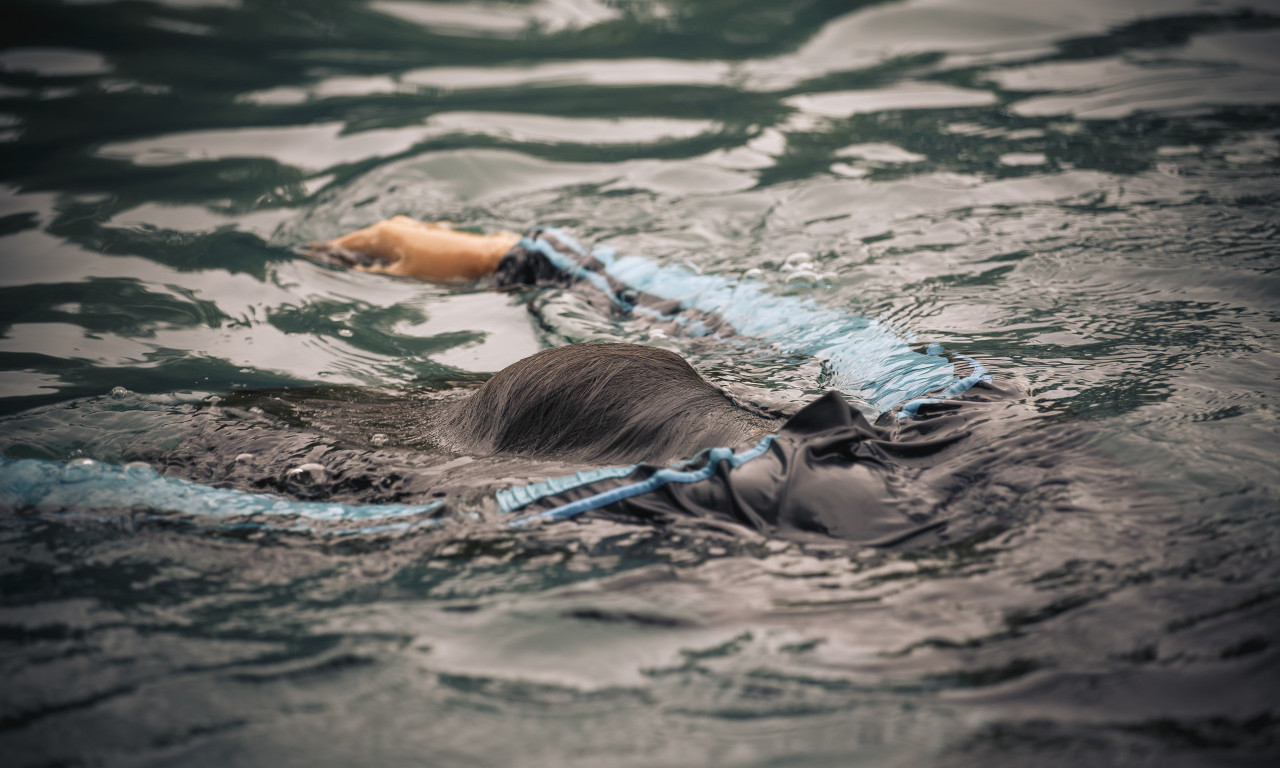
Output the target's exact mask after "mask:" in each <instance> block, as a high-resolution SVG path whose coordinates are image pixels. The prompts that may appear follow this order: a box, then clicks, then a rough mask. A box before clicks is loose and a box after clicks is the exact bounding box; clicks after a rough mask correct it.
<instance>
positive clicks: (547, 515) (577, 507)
mask: <svg viewBox="0 0 1280 768" xmlns="http://www.w3.org/2000/svg"><path fill="white" fill-rule="evenodd" d="M773 437H774V436H773V435H765V436H764V437H763V438H761V439H760V442H758V443H756V444H755V445H754V446H752V447H751V448H749V449H747V450H745V451H743V452H742V453H738V454H735V453H734V452H733V450H732V449H730V448H708V449H706V450H705V451H702V452H701V453H700V454H699V455H698V456H696V457H694V459H693V460H692V461H691V462H687V463H693V462H696V461H698V460H699V459H700V458H703V457H705V460H706V464H704V465H703V466H702V467H700V468H698V469H692V470H682V469H677V468H674V467H666V468H664V469H660V470H658V471H657V472H654V473H653V474H652V475H650V476H649V477H647V478H645V479H644V480H641V481H639V482H635V483H631V484H629V485H622V486H618V487H617V488H610V489H609V490H607V491H601V492H600V493H596V494H593V495H591V496H588V497H586V498H583V499H578V500H577V501H573V502H570V503H568V504H562V505H560V506H558V507H554V508H552V509H548V510H544V511H542V512H537V513H535V514H532V515H526V516H525V517H521V518H517V519H515V520H512V521H511V522H510V525H512V526H522V525H529V524H530V523H535V522H554V521H557V520H567V519H568V518H571V517H574V516H575V515H580V514H582V513H583V512H587V511H590V510H593V509H599V508H601V507H605V506H608V505H610V504H613V503H614V502H618V501H622V500H623V499H628V498H631V497H632V496H639V495H640V494H642V493H650V492H652V491H656V490H658V489H659V488H661V487H662V486H664V485H666V484H668V483H696V482H700V481H702V480H706V479H708V478H710V477H711V476H712V475H714V474H715V473H716V470H717V469H718V468H719V465H720V464H721V463H725V464H728V465H729V466H730V467H739V466H742V465H743V464H745V463H747V462H748V461H751V460H752V459H754V458H757V457H759V456H762V455H764V452H765V451H767V450H769V446H770V445H771V444H772V443H773ZM634 469H635V468H634V467H631V468H628V470H627V473H630V472H631V471H634ZM620 476H625V474H624V475H620ZM582 485H586V483H579V484H577V485H575V486H571V488H573V487H581V486H582ZM566 490H569V488H566ZM548 495H549V494H548ZM544 498H545V495H544Z"/></svg>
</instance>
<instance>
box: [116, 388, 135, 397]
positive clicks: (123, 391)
mask: <svg viewBox="0 0 1280 768" xmlns="http://www.w3.org/2000/svg"><path fill="white" fill-rule="evenodd" d="M131 394H133V393H132V392H130V391H129V390H127V389H125V388H124V387H112V388H111V397H112V398H113V399H115V400H123V399H124V398H126V397H128V396H129V395H131Z"/></svg>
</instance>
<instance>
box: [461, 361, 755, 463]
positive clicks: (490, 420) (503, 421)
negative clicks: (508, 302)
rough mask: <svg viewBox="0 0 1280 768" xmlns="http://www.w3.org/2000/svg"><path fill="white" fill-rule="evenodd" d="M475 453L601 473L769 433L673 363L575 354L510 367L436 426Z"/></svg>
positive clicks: (695, 374)
mask: <svg viewBox="0 0 1280 768" xmlns="http://www.w3.org/2000/svg"><path fill="white" fill-rule="evenodd" d="M441 426H442V427H444V429H445V430H446V431H447V432H448V433H449V435H450V436H451V438H452V441H454V442H457V443H459V444H461V445H465V446H467V447H468V448H471V449H474V450H480V451H485V452H491V453H513V454H519V455H523V456H530V457H538V458H562V459H572V460H579V461H590V462H593V463H601V464H617V463H630V462H636V461H648V462H654V463H656V462H664V461H669V460H672V459H676V458H687V457H689V456H692V455H693V454H695V453H697V452H698V451H699V450H701V449H703V448H707V447H711V446H720V445H727V446H732V445H736V444H739V443H742V442H744V441H746V440H749V439H751V438H752V437H754V436H757V435H760V434H763V433H764V432H767V431H770V430H771V429H773V427H774V425H773V424H772V422H770V421H769V420H767V419H765V418H763V417H761V416H758V415H756V414H754V413H752V412H751V411H748V410H746V409H745V408H742V407H741V406H738V405H736V404H735V403H734V402H733V401H732V400H730V399H729V398H728V396H726V395H725V394H724V393H723V392H721V391H720V390H719V389H717V388H715V387H714V386H712V385H711V384H709V383H707V381H706V380H705V379H703V378H702V377H701V376H699V375H698V372H697V371H695V370H694V369H693V367H692V366H690V365H689V364H688V363H687V362H685V361H684V359H683V358H681V357H680V356H679V355H677V354H675V353H673V352H668V351H667V350H665V349H657V348H654V347H644V346H639V345H636V344H574V345H570V346H567V347H557V348H555V349H548V350H544V351H542V352H539V353H537V354H535V355H532V356H531V357H527V358H525V359H524V360H521V361H519V362H517V363H513V364H512V365H509V366H507V367H506V368H504V369H503V370H501V371H499V372H498V373H497V374H495V375H494V377H493V378H492V379H490V380H489V381H487V382H486V383H485V384H484V386H482V387H481V388H480V389H479V390H478V391H477V392H476V393H475V394H474V395H472V396H471V397H469V398H467V399H466V400H464V401H462V402H461V403H459V404H458V405H457V406H456V407H455V409H454V410H453V411H452V413H450V414H449V415H448V416H447V418H446V419H445V423H444V424H442V425H441Z"/></svg>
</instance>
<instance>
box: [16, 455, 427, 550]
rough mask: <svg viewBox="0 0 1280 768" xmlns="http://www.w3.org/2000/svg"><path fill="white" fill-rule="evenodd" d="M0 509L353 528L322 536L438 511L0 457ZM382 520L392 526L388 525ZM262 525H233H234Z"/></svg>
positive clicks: (400, 525) (399, 524) (147, 471)
mask: <svg viewBox="0 0 1280 768" xmlns="http://www.w3.org/2000/svg"><path fill="white" fill-rule="evenodd" d="M0 506H5V507H9V508H14V509H21V508H31V507H52V508H67V509H116V508H124V509H128V508H132V507H142V508H146V509H153V510H161V511H166V512H178V513H180V514H187V515H198V516H201V517H207V518H214V519H218V520H229V519H232V518H243V517H261V516H271V517H295V518H307V519H310V520H316V521H323V522H349V523H360V524H361V525H360V526H359V527H356V528H350V529H338V530H335V529H328V530H327V531H326V532H328V533H335V534H342V533H370V532H379V531H388V530H401V529H406V528H409V527H420V526H424V525H426V526H431V525H437V524H439V521H438V520H435V519H427V520H415V521H413V522H412V523H410V522H405V521H406V519H407V518H412V517H417V516H420V515H427V514H430V513H432V512H435V511H436V510H438V509H440V508H441V507H443V506H444V502H442V501H433V502H431V503H430V504H337V503H333V502H317V501H293V500H291V499H285V498H282V497H279V496H271V495H268V494H262V493H245V492H243V491H236V490H231V489H228V488H213V487H210V486H207V485H201V484H200V483H193V482H191V481H189V480H181V479H179V478H175V477H166V476H164V475H161V474H160V473H158V472H156V471H155V470H154V469H151V468H150V467H144V466H124V467H121V466H116V465H113V464H105V463H103V462H98V461H93V460H91V459H81V460H79V461H75V462H72V463H70V464H60V463H57V462H53V461H44V460H42V459H6V458H3V457H0ZM387 521H395V522H393V523H388V522H387ZM246 525H249V526H252V527H268V526H262V525H258V524H256V523H235V524H233V526H234V527H244V526H246Z"/></svg>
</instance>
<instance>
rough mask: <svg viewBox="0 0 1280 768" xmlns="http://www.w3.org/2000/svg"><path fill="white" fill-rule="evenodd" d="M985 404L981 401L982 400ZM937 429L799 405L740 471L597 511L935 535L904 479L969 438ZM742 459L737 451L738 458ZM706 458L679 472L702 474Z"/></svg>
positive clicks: (827, 534) (816, 532) (834, 397)
mask: <svg viewBox="0 0 1280 768" xmlns="http://www.w3.org/2000/svg"><path fill="white" fill-rule="evenodd" d="M978 395H979V396H981V393H978ZM942 422H943V424H944V425H943V426H941V427H939V428H932V429H926V430H923V431H922V432H921V433H920V434H916V433H915V431H914V430H912V431H911V432H910V433H908V434H907V435H899V434H897V433H898V432H899V430H898V429H897V428H896V427H894V426H889V427H884V426H881V427H877V426H873V425H872V424H870V423H868V422H867V420H866V418H864V417H863V415H862V414H861V413H860V412H858V411H857V410H856V409H854V408H853V407H851V406H850V405H849V404H848V403H847V402H846V401H845V400H844V398H843V397H842V396H841V395H840V394H839V393H838V392H834V391H832V392H828V393H827V394H825V395H823V396H822V397H820V398H818V399H817V400H815V401H814V402H812V403H810V404H809V405H807V406H805V407H804V408H803V409H802V410H801V411H800V412H798V413H797V414H795V415H794V416H792V417H791V419H790V420H788V421H787V423H786V424H785V425H784V426H783V427H782V429H781V430H780V431H779V432H778V433H777V434H776V435H775V437H774V439H773V442H772V443H771V444H770V446H769V448H768V450H767V451H766V452H765V453H764V454H762V455H760V456H758V457H756V458H754V459H751V460H749V461H747V462H745V463H743V464H741V465H740V466H738V467H730V465H729V464H728V463H727V462H721V463H720V464H719V465H718V467H717V468H716V470H715V472H714V474H712V475H711V476H710V477H709V478H707V479H705V480H700V481H697V482H693V483H678V482H671V483H667V484H666V485H663V486H662V487H660V488H658V489H656V490H653V491H649V492H647V493H642V494H639V495H636V496H632V497H630V498H626V499H622V500H620V501H616V502H613V503H611V504H608V505H606V506H604V507H602V508H600V509H599V510H597V511H595V512H593V514H595V515H604V516H611V517H615V518H623V519H627V520H633V521H646V522H650V523H657V524H670V523H676V522H679V521H689V520H691V519H692V520H698V521H704V522H708V523H733V524H738V525H745V526H747V527H749V528H752V529H754V530H757V531H760V532H761V533H764V534H766V535H771V536H783V537H786V538H802V539H805V538H836V539H841V540H844V541H851V542H858V543H861V544H865V545H868V546H894V545H897V544H901V543H905V542H907V541H911V543H912V544H919V543H921V541H920V539H921V538H922V537H926V538H927V536H928V535H929V534H932V533H936V532H937V531H939V530H940V529H941V528H942V527H943V526H945V524H946V520H945V518H941V517H938V516H936V515H935V514H933V513H932V512H930V513H926V514H920V513H919V512H918V510H915V509H913V508H915V507H918V504H915V503H914V502H915V501H916V500H915V499H913V498H912V497H911V496H910V495H904V494H903V493H902V492H901V491H900V489H899V487H898V486H899V485H900V482H899V481H900V480H901V479H902V477H903V476H904V473H905V474H906V475H910V474H911V469H912V467H913V465H919V466H926V465H930V464H935V463H937V462H938V461H940V460H941V459H943V458H944V457H945V455H946V454H947V453H949V452H951V451H954V450H959V448H958V447H957V445H956V444H957V442H958V441H959V440H960V439H961V438H963V437H964V436H965V435H966V434H967V433H966V431H965V430H964V429H963V424H962V422H957V421H953V420H951V419H949V418H946V416H945V415H943V418H942ZM739 450H740V451H741V450H743V449H742V448H740V449H739ZM706 463H707V459H706V458H705V457H703V458H701V459H699V460H698V461H697V462H695V463H693V464H690V465H687V466H683V467H680V469H682V470H696V469H699V468H702V467H705V466H706ZM662 469H664V468H663V467H652V466H643V467H641V468H639V469H638V470H637V471H636V472H635V473H633V474H631V475H628V476H627V477H625V478H619V479H613V480H606V481H601V482H597V483H592V484H590V485H586V486H582V487H579V488H576V489H573V490H571V491H567V492H565V493H562V494H559V495H556V496H551V497H547V498H545V499H542V500H540V501H539V502H537V503H536V504H534V505H531V506H530V507H526V508H525V509H522V510H520V514H521V515H522V516H523V515H528V514H531V513H536V512H538V511H545V510H551V509H555V508H557V507H560V506H563V505H565V504H569V503H571V502H574V501H577V500H579V499H585V498H588V497H591V496H594V495H596V494H599V493H602V492H605V491H608V490H611V489H615V488H619V487H623V486H629V485H633V484H635V483H638V482H643V481H644V480H647V479H648V478H650V477H652V476H653V475H654V474H655V473H657V472H660V471H661V470H662Z"/></svg>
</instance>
